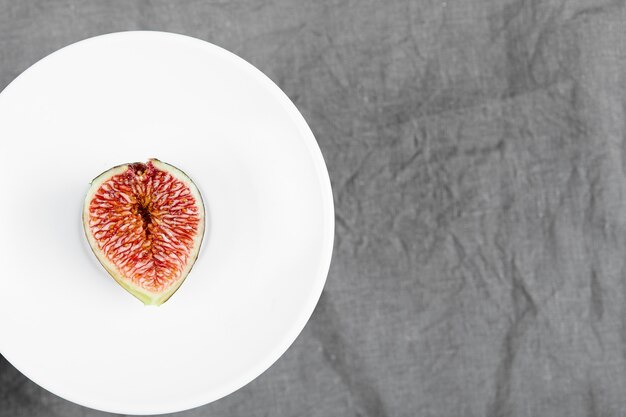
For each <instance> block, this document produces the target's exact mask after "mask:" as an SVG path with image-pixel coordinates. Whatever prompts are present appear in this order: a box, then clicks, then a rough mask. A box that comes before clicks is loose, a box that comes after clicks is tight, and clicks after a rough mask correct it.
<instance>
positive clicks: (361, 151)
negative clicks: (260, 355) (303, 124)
mask: <svg viewBox="0 0 626 417" xmlns="http://www.w3.org/2000/svg"><path fill="white" fill-rule="evenodd" d="M131 29H152V30H165V31H172V32H178V33H184V34H188V35H191V36H195V37H198V38H201V39H205V40H208V41H210V42H212V43H215V44H218V45H221V46H223V47H225V48H227V49H229V50H231V51H233V52H235V53H237V54H238V55H240V56H242V57H243V58H245V59H247V60H248V61H250V62H252V63H253V64H254V65H256V66H257V67H258V68H259V69H261V70H262V71H263V72H265V73H266V74H267V75H269V76H270V77H271V78H272V79H273V80H274V81H275V82H276V83H277V84H278V85H279V86H280V87H281V88H282V89H283V90H284V91H285V92H286V93H287V94H288V95H289V97H290V98H291V99H292V100H293V101H294V103H295V104H296V105H297V106H298V108H299V109H300V111H301V112H302V113H303V115H304V117H305V118H306V120H307V121H308V123H309V124H310V126H311V128H312V130H313V132H314V133H315V135H316V137H317V140H318V142H319V144H320V147H321V149H322V152H323V153H324V156H325V158H326V162H327V165H328V169H329V171H330V176H331V179H332V183H333V188H334V196H335V204H336V223H337V227H336V229H337V231H336V242H335V251H334V258H333V263H332V266H331V270H330V274H329V277H328V282H327V285H326V288H325V291H324V294H323V296H322V298H321V300H320V303H319V305H318V307H317V309H316V311H315V313H314V315H313V317H312V319H311V321H310V322H309V324H308V325H307V327H306V328H305V330H304V332H303V333H302V334H301V335H300V337H299V338H298V340H297V341H296V343H295V344H294V345H293V346H292V347H291V348H290V349H289V351H288V352H287V353H286V354H285V355H284V356H283V357H282V358H281V359H280V360H279V361H278V362H277V363H276V364H275V365H274V366H273V367H272V368H271V369H270V370H269V371H267V372H266V373H265V374H263V375H262V376H261V377H259V378H258V379H256V380H255V381H254V382H253V383H251V384H249V385H248V386H246V387H245V388H243V389H241V390H239V391H238V392H236V393H234V394H232V395H230V396H228V397H227V398H225V399H222V400H220V401H217V402H215V403H213V404H210V405H207V406H204V407H201V408H197V409H194V410H190V411H187V412H184V413H181V414H180V416H209V415H211V416H253V417H254V416H279V417H280V416H320V417H328V416H383V417H384V416H433V417H435V416H446V417H451V416H493V417H497V416H551V417H552V416H568V417H571V416H624V415H626V171H625V170H626V149H625V146H626V126H625V123H626V114H625V113H626V5H625V2H624V1H620V0H618V1H603V0H571V1H565V0H545V1H539V0H458V1H452V0H450V1H442V0H436V1H435V0H430V1H429V0H418V1H408V0H397V1H380V0H358V1H356V0H354V1H342V0H324V1H309V0H300V1H286V0H277V1H273V2H265V1H257V0H247V1H234V2H231V1H226V0H224V1H219V0H218V1H210V2H209V1H206V2H205V1H132V2H131V1H128V2H126V1H96V0H89V1H78V0H75V1H70V0H66V1H63V0H52V1H49V0H38V1H17V0H0V87H4V86H6V84H8V83H9V82H10V81H11V80H12V79H13V78H14V77H15V76H17V75H18V74H19V73H20V72H21V71H23V70H24V69H26V68H27V67H28V66H30V65H31V64H33V63H34V62H36V61H37V60H38V59H39V58H41V57H43V56H45V55H47V54H48V53H50V52H53V51H54V50H56V49H58V48H60V47H62V46H65V45H67V44H69V43H72V42H75V41H77V40H80V39H83V38H86V37H90V36H93V35H98V34H102V33H107V32H113V31H120V30H131ZM0 140H7V139H6V138H0ZM3 156H4V155H3ZM4 296H10V295H8V294H4ZM0 302H1V301H0ZM0 331H1V330H0ZM104 415H106V414H105V413H101V412H98V411H94V410H90V409H86V408H83V407H80V406H78V405H74V404H72V403H70V402H67V401H65V400H63V399H60V398H58V397H56V396H54V395H52V394H50V393H48V392H46V391H45V390H43V389H41V388H39V387H38V386H36V385H35V384H34V383H32V382H30V381H28V380H27V379H26V378H25V377H24V376H22V375H21V374H20V373H19V372H18V371H16V370H15V369H14V368H13V367H12V366H11V365H9V364H8V363H7V362H6V360H4V359H0V416H7V417H22V416H24V417H25V416H29V417H31V416H35V417H36V416H61V417H74V416H104Z"/></svg>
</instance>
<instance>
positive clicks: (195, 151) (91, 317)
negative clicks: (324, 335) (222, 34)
mask: <svg viewBox="0 0 626 417" xmlns="http://www.w3.org/2000/svg"><path fill="white" fill-rule="evenodd" d="M0 155H2V165H3V166H2V172H3V176H2V179H1V184H2V193H1V199H2V202H1V204H0V230H1V232H0V261H1V265H2V269H1V270H0V291H1V292H2V294H3V297H2V301H1V302H0V352H1V353H2V354H3V355H4V356H5V357H6V358H7V360H9V362H11V363H12V364H13V365H14V366H15V367H16V368H17V369H19V370H20V371H21V372H23V373H24V374H25V375H26V376H27V377H29V378H30V379H32V380H33V381H35V382H36V383H38V384H39V385H41V386H42V387H44V388H46V389H48V390H49V391H51V392H53V393H55V394H57V395H59V396H61V397H64V398H66V399H68V400H71V401H74V402H76V403H79V404H82V405H85V406H87V407H91V408H95V409H100V410H105V411H109V412H116V413H128V414H156V413H166V412H174V411H179V410H183V409H188V408H192V407H196V406H199V405H202V404H205V403H208V402H211V401H213V400H216V399H218V398H220V397H223V396H225V395H227V394H229V393H231V392H233V391H235V390H236V389H238V388H240V387H241V386H243V385H245V384H246V383H248V382H250V381H251V380H252V379H254V378H255V377H257V376H258V375H260V374H261V373H262V372H263V371H264V370H266V369H267V368H268V367H269V366H270V365H271V364H272V363H273V362H275V361H276V360H277V359H278V358H279V357H280V355H281V354H282V353H283V352H284V351H285V350H286V349H287V348H288V347H289V345H290V344H291V343H292V342H293V341H294V339H295V338H296V337H297V335H298V334H299V333H300V331H301V330H302V328H303V327H304V325H305V323H306V321H307V320H308V318H309V317H310V315H311V313H312V312H313V309H314V307H315V304H316V303H317V300H318V298H319V296H320V293H321V291H322V287H323V286H324V281H325V279H326V274H327V272H328V267H329V264H330V257H331V252H332V245H333V229H334V220H333V200H332V192H331V188H330V181H329V178H328V173H327V171H326V167H325V165H324V161H323V158H322V155H321V153H320V150H319V148H318V146H317V144H316V142H315V139H314V137H313V134H312V133H311V131H310V129H309V128H308V126H307V124H306V122H305V121H304V119H303V118H302V116H301V115H300V114H299V113H298V111H297V110H296V108H295V106H294V105H293V104H292V103H291V102H290V101H289V99H288V98H287V97H286V96H285V95H284V94H283V93H282V92H281V91H280V89H279V88H278V87H277V86H276V85H275V84H273V83H272V82H271V81H270V80H269V79H268V78H267V77H265V76H264V75H263V74H262V73H261V72H260V71H258V70H257V69H255V68H254V67H253V66H252V65H250V64H248V63H247V62H245V61H243V60H242V59H240V58H238V57H237V56H235V55H233V54H231V53H229V52H227V51H225V50H223V49H221V48H219V47H216V46H214V45H211V44H209V43H206V42H204V41H200V40H197V39H193V38H189V37H185V36H181V35H174V34H168V33H160V32H124V33H115V34H110V35H105V36H99V37H95V38H91V39H88V40H85V41H82V42H78V43H76V44H74V45H71V46H68V47H66V48H63V49H61V50H60V51H57V52H55V53H53V54H52V55H50V56H48V57H46V58H45V59H43V60H41V61H40V62H38V63H37V64H35V65H33V66H32V67H31V68H30V69H28V70H27V71H25V72H24V73H23V74H22V75H20V76H19V77H18V78H17V79H16V80H15V81H13V83H12V84H10V85H9V86H8V87H7V88H6V89H5V90H4V91H3V92H2V94H0ZM150 157H156V158H159V159H161V160H163V161H166V162H169V163H171V164H173V165H175V166H177V167H179V168H180V169H182V170H184V171H185V172H187V173H188V174H189V175H190V177H191V178H192V179H193V180H194V181H195V183H196V185H197V186H198V188H199V189H200V191H201V192H202V195H203V197H204V200H205V204H206V208H207V215H208V222H207V231H206V234H205V239H204V243H203V247H202V250H201V252H200V256H199V258H198V261H197V262H196V264H195V266H194V268H193V270H192V271H191V274H190V275H189V276H188V278H187V280H186V282H185V283H184V284H183V285H182V287H181V288H180V290H179V291H178V292H177V293H176V294H174V296H173V297H172V298H171V299H170V300H169V301H168V302H167V303H165V304H164V305H163V306H161V307H144V306H143V305H142V304H141V302H139V301H138V300H136V299H135V298H134V297H132V296H131V295H129V294H128V293H126V292H125V291H124V290H123V289H122V288H121V287H120V286H118V285H117V284H116V283H115V281H114V280H113V279H112V278H110V277H109V276H108V274H107V273H106V272H105V271H104V269H103V268H102V267H101V266H100V264H99V263H98V262H97V261H96V259H95V257H94V255H93V254H92V253H91V251H90V250H89V248H88V246H87V244H86V241H85V237H84V234H83V230H82V225H81V204H82V201H83V198H84V195H85V192H86V191H87V189H88V186H89V182H90V181H91V179H92V178H94V177H95V176H97V175H98V174H100V173H101V172H102V171H104V170H106V169H108V168H110V167H112V166H114V165H118V164H121V163H125V162H133V161H145V160H146V159H147V158H150Z"/></svg>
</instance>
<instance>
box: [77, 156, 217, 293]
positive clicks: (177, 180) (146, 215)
mask: <svg viewBox="0 0 626 417" xmlns="http://www.w3.org/2000/svg"><path fill="white" fill-rule="evenodd" d="M204 220H205V214H204V204H203V203H202V197H201V196H200V192H199V191H198V188H197V187H196V186H195V184H194V183H193V181H191V179H190V178H189V177H188V176H187V175H186V174H185V173H184V172H182V171H181V170H179V169H178V168H176V167H174V166H172V165H169V164H166V163H165V162H162V161H159V160H158V159H150V160H148V162H146V163H140V162H136V163H130V164H125V165H119V166H116V167H113V168H111V169H109V170H108V171H106V172H103V173H102V174H100V175H99V176H98V177H96V178H95V179H94V180H93V181H92V182H91V187H90V188H89V191H88V192H87V196H86V197H85V205H84V208H83V227H84V229H85V235H86V236H87V240H88V241H89V245H90V246H91V249H92V250H93V253H94V254H95V255H96V257H97V258H98V261H100V263H101V264H102V266H104V268H105V269H106V270H107V272H108V273H109V274H110V275H111V276H112V277H113V279H115V281H117V283H118V284H120V285H121V286H122V287H123V288H124V289H125V290H127V291H128V292H129V293H131V294H132V295H134V296H135V297H137V298H138V299H139V300H141V301H142V302H143V303H144V304H146V305H161V304H163V303H164V302H165V301H167V300H168V299H169V298H170V297H171V296H172V294H174V292H176V290H177V289H178V288H179V287H180V285H181V284H182V283H183V281H184V280H185V278H186V277H187V275H188V274H189V271H190V270H191V268H192V266H193V264H194V262H195V261H196V258H197V256H198V252H199V250H200V245H201V243H202V237H203V234H204Z"/></svg>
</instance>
